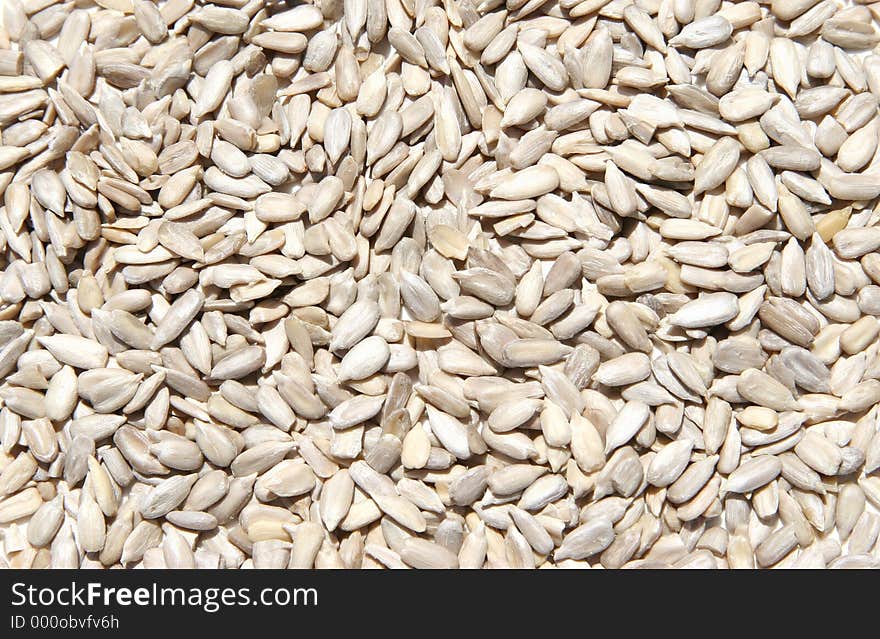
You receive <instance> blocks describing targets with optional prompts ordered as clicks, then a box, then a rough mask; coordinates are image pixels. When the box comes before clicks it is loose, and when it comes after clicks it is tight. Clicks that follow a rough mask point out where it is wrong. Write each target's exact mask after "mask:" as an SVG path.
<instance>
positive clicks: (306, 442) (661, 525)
mask: <svg viewBox="0 0 880 639" xmlns="http://www.w3.org/2000/svg"><path fill="white" fill-rule="evenodd" d="M314 1H315V4H298V3H297V2H294V1H292V2H289V3H287V4H284V3H282V2H277V1H275V0H217V2H216V4H207V3H203V2H202V1H201V0H199V1H198V2H196V1H194V0H165V1H160V2H153V1H151V0H77V1H75V2H59V1H58V0H4V1H3V3H2V17H3V24H4V28H3V30H2V31H0V138H2V139H0V194H2V203H3V207H2V208H0V231H2V232H0V251H2V258H0V260H2V261H0V267H2V274H0V379H2V383H0V401H2V409H0V524H2V557H3V559H2V561H3V562H5V565H7V566H10V567H17V568H43V567H59V568H76V567H102V566H104V567H120V566H121V567H127V568H132V567H139V566H142V567H150V568H153V567H174V568H183V567H200V568H218V567H223V568H264V567H267V568H283V567H315V568H339V567H346V568H374V567H388V568H404V567H414V568H441V567H442V568H454V567H460V568H481V567H484V568H498V567H517V568H533V567H552V566H560V567H599V566H601V567H605V568H618V567H687V568H697V567H700V568H716V567H719V568H727V567H729V568H752V567H769V566H788V567H826V566H827V567H873V566H877V565H878V559H877V552H878V550H877V549H876V546H877V540H878V535H880V516H878V515H877V514H876V511H875V508H876V507H878V506H880V473H878V469H880V433H878V403H880V343H878V336H880V319H878V318H880V254H878V249H880V205H878V196H880V152H878V140H880V116H878V96H880V48H878V49H877V53H874V50H875V47H877V45H878V42H880V32H878V29H877V26H876V23H877V18H878V17H880V5H877V4H870V5H866V4H861V3H860V2H861V0H857V3H856V4H843V3H841V2H838V1H837V0H821V1H817V0H772V2H753V1H744V2H727V1H724V2H722V1H721V0H508V1H507V3H506V4H505V3H504V2H502V1H501V0H314Z"/></svg>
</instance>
